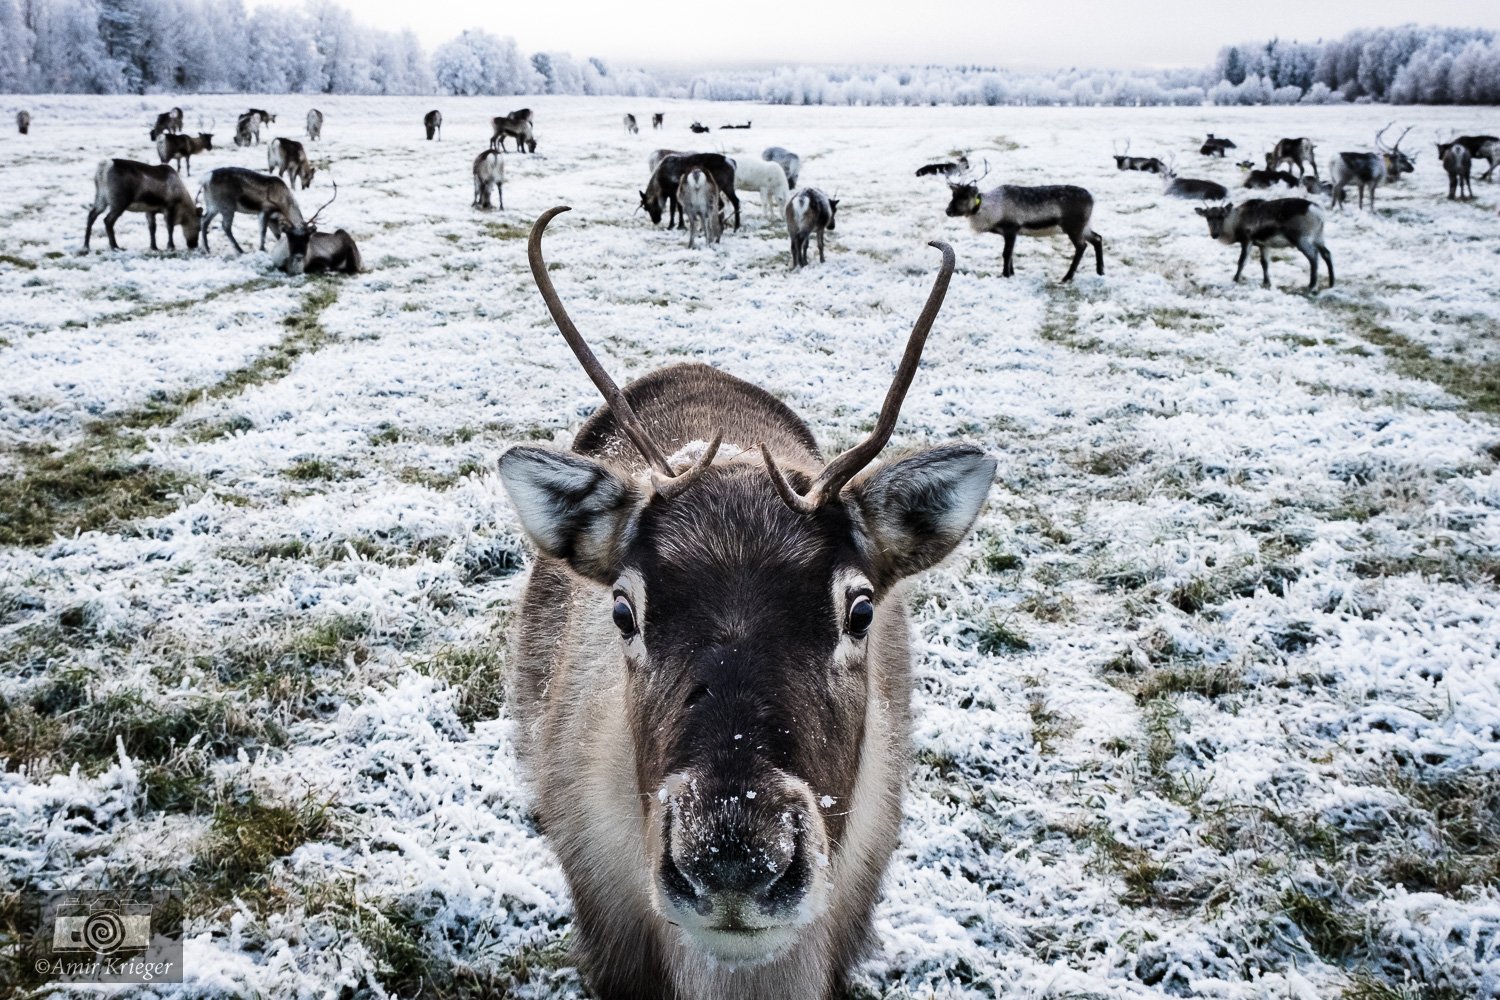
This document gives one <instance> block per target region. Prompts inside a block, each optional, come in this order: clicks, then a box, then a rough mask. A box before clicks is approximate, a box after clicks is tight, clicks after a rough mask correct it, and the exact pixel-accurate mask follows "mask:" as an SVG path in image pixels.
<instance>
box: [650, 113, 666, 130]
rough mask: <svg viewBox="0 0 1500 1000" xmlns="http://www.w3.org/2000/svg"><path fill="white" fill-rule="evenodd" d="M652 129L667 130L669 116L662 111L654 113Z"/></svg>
mask: <svg viewBox="0 0 1500 1000" xmlns="http://www.w3.org/2000/svg"><path fill="white" fill-rule="evenodd" d="M651 127H652V128H653V129H658V128H666V127H667V116H666V114H665V113H663V112H661V111H657V112H653V113H652V115H651Z"/></svg>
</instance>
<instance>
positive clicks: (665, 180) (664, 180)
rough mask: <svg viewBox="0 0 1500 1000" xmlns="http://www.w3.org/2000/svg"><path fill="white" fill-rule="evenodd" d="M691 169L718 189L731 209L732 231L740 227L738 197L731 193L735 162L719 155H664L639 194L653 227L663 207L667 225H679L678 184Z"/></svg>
mask: <svg viewBox="0 0 1500 1000" xmlns="http://www.w3.org/2000/svg"><path fill="white" fill-rule="evenodd" d="M694 168H698V169H701V170H702V171H704V172H705V173H706V174H708V176H709V177H711V178H713V182H714V184H715V185H716V186H717V187H718V189H719V194H720V195H721V196H723V197H724V198H727V199H728V200H729V202H730V204H732V205H733V206H734V228H735V231H736V232H738V231H739V228H740V198H739V195H737V194H735V193H734V163H733V162H732V161H731V160H730V159H729V158H728V157H726V156H724V155H723V154H721V153H681V154H673V155H671V156H665V157H663V158H662V160H661V162H660V163H658V164H657V166H656V169H655V170H653V171H652V172H651V180H650V182H649V183H647V184H646V190H644V191H641V192H639V194H640V196H641V207H642V208H644V209H645V210H646V214H647V215H649V216H651V224H652V225H660V224H661V214H662V207H663V205H664V204H665V205H666V207H667V209H668V213H667V225H668V226H669V227H670V226H672V225H674V223H675V224H677V225H679V226H681V225H682V222H683V220H682V219H681V215H680V213H681V206H680V205H679V203H678V201H677V185H678V184H679V183H681V181H682V176H683V174H685V173H687V172H688V171H689V170H692V169H694Z"/></svg>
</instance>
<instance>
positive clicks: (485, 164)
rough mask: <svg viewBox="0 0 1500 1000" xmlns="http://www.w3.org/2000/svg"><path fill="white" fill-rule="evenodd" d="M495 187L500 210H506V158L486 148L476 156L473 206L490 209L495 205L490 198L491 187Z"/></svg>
mask: <svg viewBox="0 0 1500 1000" xmlns="http://www.w3.org/2000/svg"><path fill="white" fill-rule="evenodd" d="M491 188H494V189H495V198H494V201H495V202H498V203H499V207H500V211H502V212H503V211H505V159H504V157H502V156H501V155H500V154H499V153H498V152H496V151H495V150H493V149H486V150H485V151H484V152H482V153H480V154H479V155H478V156H476V157H474V201H473V204H472V205H471V207H473V208H480V209H484V210H486V211H488V210H489V209H492V208H494V207H495V205H494V204H493V203H492V202H491V199H490V189H491Z"/></svg>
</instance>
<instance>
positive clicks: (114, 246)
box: [104, 208, 125, 250]
mask: <svg viewBox="0 0 1500 1000" xmlns="http://www.w3.org/2000/svg"><path fill="white" fill-rule="evenodd" d="M124 214H125V212H124V210H123V209H122V210H120V211H118V212H116V211H115V210H114V209H113V208H111V209H110V210H109V214H108V215H106V216H105V217H104V231H105V232H106V233H108V234H109V248H110V249H111V250H118V249H120V244H119V243H118V242H117V241H116V240H115V223H116V222H118V221H119V219H120V216H122V215H124Z"/></svg>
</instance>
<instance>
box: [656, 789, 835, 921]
mask: <svg viewBox="0 0 1500 1000" xmlns="http://www.w3.org/2000/svg"><path fill="white" fill-rule="evenodd" d="M705 821H706V822H705ZM665 823H666V829H665V831H664V834H665V836H664V837H663V838H662V842H663V845H664V846H663V850H662V857H661V867H660V872H659V877H660V879H661V884H662V889H663V890H664V891H665V893H666V895H667V897H668V898H669V899H671V900H672V902H673V903H675V904H677V905H678V906H680V907H682V908H683V909H692V910H695V911H697V912H698V913H700V914H702V915H704V916H708V915H710V914H712V913H713V912H714V910H715V909H716V908H718V907H723V908H724V909H725V910H726V911H728V912H730V913H735V912H738V911H740V908H741V907H747V908H748V909H749V910H751V911H753V913H743V914H742V915H743V916H746V917H751V916H753V915H754V914H758V915H760V916H763V917H773V918H782V917H789V916H791V915H792V914H793V913H794V912H795V911H796V909H797V906H798V904H800V903H801V902H802V899H803V897H805V896H806V895H807V892H808V889H809V888H810V886H811V883H812V859H811V858H810V857H809V856H808V851H807V847H806V839H807V838H806V835H805V833H804V829H805V828H806V826H807V824H808V820H807V817H806V816H805V815H804V813H803V811H802V807H801V806H800V804H791V803H788V804H786V805H785V806H784V807H782V808H780V809H776V810H774V811H760V810H757V811H756V812H755V813H753V814H745V813H741V815H739V816H734V815H733V811H726V812H721V813H720V814H719V816H717V817H714V818H713V819H711V820H710V819H709V818H708V817H706V816H705V817H703V819H701V820H700V819H699V818H698V817H694V816H692V815H682V814H678V815H673V811H669V812H668V813H667V814H666V819H665ZM694 830H696V831H697V835H696V836H695V835H693V831H694ZM730 919H734V918H733V917H731V918H730Z"/></svg>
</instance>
